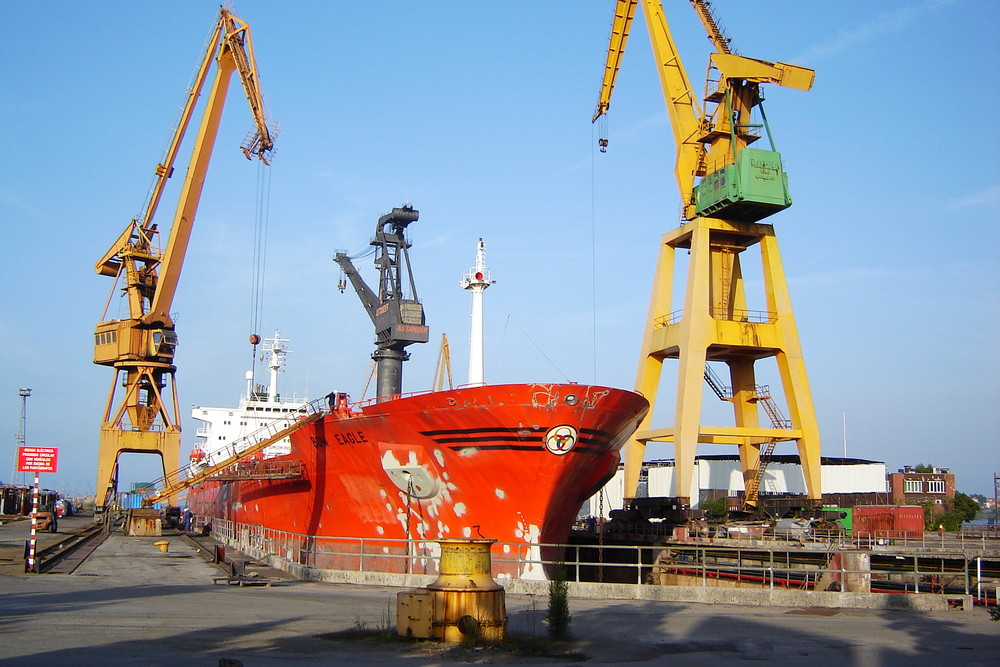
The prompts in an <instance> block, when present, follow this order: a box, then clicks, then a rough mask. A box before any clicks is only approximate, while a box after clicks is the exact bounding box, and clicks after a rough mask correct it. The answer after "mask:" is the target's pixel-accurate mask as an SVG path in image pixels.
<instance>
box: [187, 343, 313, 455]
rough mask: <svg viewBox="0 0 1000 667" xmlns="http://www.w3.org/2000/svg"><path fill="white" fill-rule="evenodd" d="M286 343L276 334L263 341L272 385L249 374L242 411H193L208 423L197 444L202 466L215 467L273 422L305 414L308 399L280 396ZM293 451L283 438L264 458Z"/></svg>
mask: <svg viewBox="0 0 1000 667" xmlns="http://www.w3.org/2000/svg"><path fill="white" fill-rule="evenodd" d="M287 342H288V339H287V338H282V337H281V334H279V333H278V332H277V331H275V332H274V337H273V338H266V339H265V340H264V343H265V346H266V353H267V355H268V358H267V367H268V370H269V371H270V382H269V383H268V384H267V385H263V384H255V383H254V376H253V371H247V373H246V387H245V391H244V393H243V395H242V396H241V397H240V403H239V407H236V408H232V407H230V408H215V407H195V408H192V409H191V416H192V417H193V418H194V419H197V420H198V421H201V422H204V423H205V426H202V427H201V428H199V429H198V431H197V436H198V441H197V442H196V443H195V451H196V452H197V451H199V450H200V451H201V452H202V454H201V455H199V456H200V458H201V461H200V462H201V463H202V464H203V465H212V464H214V463H217V462H219V461H222V460H223V459H225V458H227V457H228V456H231V455H232V454H233V451H232V447H231V445H232V443H234V442H236V441H238V440H239V439H240V438H242V437H244V436H246V435H249V434H251V433H253V432H254V431H257V430H258V429H260V428H261V427H263V426H265V425H266V424H267V423H268V422H270V421H273V420H275V419H280V418H282V417H287V416H288V413H290V412H300V411H302V408H303V406H305V405H306V404H307V403H308V402H309V399H308V398H301V397H298V396H295V395H292V396H290V397H284V396H282V395H281V394H280V393H278V374H279V373H281V372H282V371H283V370H284V366H285V355H286V354H287V353H288V348H286V347H285V343H287ZM247 444H249V443H247ZM291 448H292V444H291V442H290V441H289V440H288V438H284V439H282V440H279V441H278V442H276V443H274V444H273V445H271V446H270V447H268V448H267V449H265V450H264V451H263V454H262V455H263V458H265V459H269V458H273V457H275V456H282V455H284V454H288V453H289V452H290V451H291ZM192 458H194V455H192Z"/></svg>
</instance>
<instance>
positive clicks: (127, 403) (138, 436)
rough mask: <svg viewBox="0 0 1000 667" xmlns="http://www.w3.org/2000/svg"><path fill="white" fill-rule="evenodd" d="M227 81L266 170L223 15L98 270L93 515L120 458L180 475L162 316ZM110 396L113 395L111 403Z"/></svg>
mask: <svg viewBox="0 0 1000 667" xmlns="http://www.w3.org/2000/svg"><path fill="white" fill-rule="evenodd" d="M213 60H214V61H215V63H216V68H215V69H216V76H215V80H214V82H213V84H212V87H211V89H210V93H209V98H208V101H207V102H206V104H205V110H204V112H203V116H202V120H201V125H200V127H199V129H198V135H197V138H196V139H195V142H194V148H193V150H192V153H191V161H190V163H189V164H188V169H187V173H186V174H185V177H184V184H183V187H182V188H181V193H180V199H179V201H178V203H177V209H176V212H175V213H174V219H173V223H172V225H171V227H170V235H169V238H168V241H167V246H166V249H165V250H163V251H161V250H160V249H159V248H158V247H157V246H156V243H155V239H156V237H157V235H158V234H159V229H158V226H157V224H156V223H154V222H153V217H154V215H155V213H156V209H157V207H158V205H159V202H160V198H161V196H162V194H163V190H164V187H165V185H166V182H167V179H168V178H170V177H171V176H172V175H173V173H174V161H175V159H176V157H177V153H178V151H179V149H180V144H181V140H182V139H183V138H184V134H185V132H186V130H187V127H188V124H189V122H190V121H191V119H192V116H193V114H194V109H195V104H196V102H197V101H198V98H199V96H200V95H201V92H202V88H203V86H204V84H205V81H206V79H207V78H208V74H209V73H210V71H211V69H212V61H213ZM233 72H238V73H239V76H240V80H241V82H242V84H243V89H244V92H245V93H246V96H247V100H248V101H249V103H250V109H251V112H252V113H253V116H254V122H255V125H256V128H255V131H254V132H251V133H250V135H249V136H248V137H247V139H246V140H245V141H244V143H243V145H242V146H241V149H242V150H243V153H244V155H246V157H247V159H251V157H257V158H259V159H260V160H261V161H262V162H264V163H265V164H268V158H269V157H270V156H271V154H272V153H273V150H274V141H273V139H274V135H275V134H276V131H275V129H273V128H269V127H268V124H267V121H266V118H265V105H264V101H263V97H262V95H261V92H260V86H259V80H258V76H257V63H256V60H255V58H254V55H253V45H252V42H251V39H250V27H249V26H248V25H247V24H246V22H244V21H242V20H240V19H239V18H237V17H235V16H233V15H232V13H230V12H229V10H227V9H221V10H220V11H219V20H218V22H217V23H216V26H215V32H214V34H213V36H212V38H211V39H210V40H209V43H208V48H207V50H206V51H205V54H204V56H203V58H202V61H201V67H200V69H199V70H198V73H197V75H196V77H195V81H194V83H193V84H192V86H191V88H190V90H189V91H188V97H187V101H186V103H185V106H184V109H183V111H182V112H181V117H180V121H179V122H178V124H177V128H176V130H175V131H174V135H173V138H172V140H171V142H170V145H169V147H168V148H167V152H166V157H165V158H164V160H163V163H161V164H158V165H157V166H156V170H155V173H156V180H155V181H154V184H153V188H152V190H151V192H150V196H149V200H148V201H147V204H146V210H145V213H144V215H143V217H142V219H141V220H139V219H133V220H132V221H130V222H129V224H128V225H127V226H126V227H125V231H124V232H122V234H121V235H120V236H119V237H118V239H117V240H116V241H115V243H114V245H112V246H111V248H110V249H109V250H108V252H107V253H105V255H104V256H103V257H102V258H101V259H100V260H98V262H97V265H96V271H97V273H98V274H100V275H103V276H109V277H112V278H114V279H115V285H114V287H112V291H111V295H110V296H109V297H108V301H107V304H106V305H105V309H104V315H103V317H102V321H101V322H99V323H98V325H97V328H96V329H95V332H94V363H95V364H100V365H102V366H110V367H112V368H114V369H115V375H114V377H113V378H112V380H111V389H110V390H109V392H108V399H107V403H106V404H105V409H104V417H103V420H102V423H101V437H100V443H99V450H98V463H97V496H96V504H97V506H98V507H106V506H108V505H110V504H111V502H112V500H113V497H112V493H113V491H114V490H115V489H116V487H117V478H118V474H117V469H118V459H119V457H120V456H121V454H122V453H123V452H137V453H146V454H158V455H159V456H160V459H161V462H162V464H163V472H164V476H166V475H167V472H168V471H171V472H172V471H175V470H177V469H178V468H179V467H180V466H179V463H180V447H181V421H180V414H179V412H178V407H177V388H176V385H175V384H174V373H175V371H176V370H177V369H176V367H175V366H174V365H173V361H174V351H175V348H176V346H177V334H176V330H175V328H174V321H173V318H172V316H171V314H170V309H171V305H172V303H173V298H174V294H175V292H176V289H177V283H178V280H179V279H180V274H181V267H182V266H183V263H184V255H185V252H186V251H187V245H188V240H189V239H190V237H191V230H192V227H193V225H194V220H195V213H196V212H197V209H198V202H199V200H200V198H201V191H202V187H203V186H204V183H205V175H206V173H207V171H208V165H209V161H210V158H211V156H212V149H213V147H214V145H215V138H216V135H217V133H218V129H219V122H220V119H221V117H222V110H223V106H224V105H225V99H226V93H227V92H228V90H229V83H230V80H231V79H232V74H233ZM116 291H120V292H121V293H122V294H123V295H124V296H125V297H126V298H127V302H128V305H127V310H128V313H127V315H126V316H123V317H120V318H117V319H107V316H108V311H109V307H110V306H111V302H112V299H113V297H114V295H115V293H116ZM119 384H120V385H121V387H122V388H123V390H122V391H121V392H118V386H119ZM168 385H169V389H168V388H167V387H168ZM116 393H118V394H119V396H118V397H117V399H116ZM168 398H169V399H170V400H167V399H168Z"/></svg>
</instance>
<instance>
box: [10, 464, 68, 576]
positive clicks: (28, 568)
mask: <svg viewBox="0 0 1000 667" xmlns="http://www.w3.org/2000/svg"><path fill="white" fill-rule="evenodd" d="M58 462H59V449H58V448H56V447H18V448H17V470H18V472H34V473H35V488H34V490H33V491H32V493H31V537H30V538H29V539H28V559H27V562H25V564H24V571H25V572H38V563H37V562H36V561H35V545H36V540H37V537H36V534H37V529H38V473H40V472H55V471H56V468H57V466H58ZM52 510H53V516H52V520H53V521H55V508H54V507H53V508H52Z"/></svg>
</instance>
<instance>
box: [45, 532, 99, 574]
mask: <svg viewBox="0 0 1000 667" xmlns="http://www.w3.org/2000/svg"><path fill="white" fill-rule="evenodd" d="M105 539H107V533H105V532H104V530H103V526H101V525H100V524H96V523H95V524H94V525H93V526H87V527H86V528H83V529H82V530H78V531H76V532H75V533H72V534H70V535H67V536H66V537H65V538H64V539H62V540H59V541H58V542H56V543H55V544H52V545H50V546H47V547H45V548H44V549H42V550H40V551H39V552H38V554H37V555H36V557H37V558H38V571H39V572H42V573H44V574H70V573H72V572H73V571H74V570H75V569H76V568H77V567H79V566H80V565H81V564H82V563H83V561H85V560H86V559H87V556H89V555H90V554H91V553H93V552H94V550H95V549H97V547H99V546H100V545H101V543H102V542H104V540H105Z"/></svg>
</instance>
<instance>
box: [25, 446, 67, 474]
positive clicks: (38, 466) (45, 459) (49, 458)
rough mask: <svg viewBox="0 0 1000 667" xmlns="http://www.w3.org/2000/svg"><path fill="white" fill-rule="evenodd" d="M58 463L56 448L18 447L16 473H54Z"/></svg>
mask: <svg viewBox="0 0 1000 667" xmlns="http://www.w3.org/2000/svg"><path fill="white" fill-rule="evenodd" d="M58 462H59V448H58V447H18V448H17V470H18V472H55V471H56V468H57V467H58V466H57V464H58Z"/></svg>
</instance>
